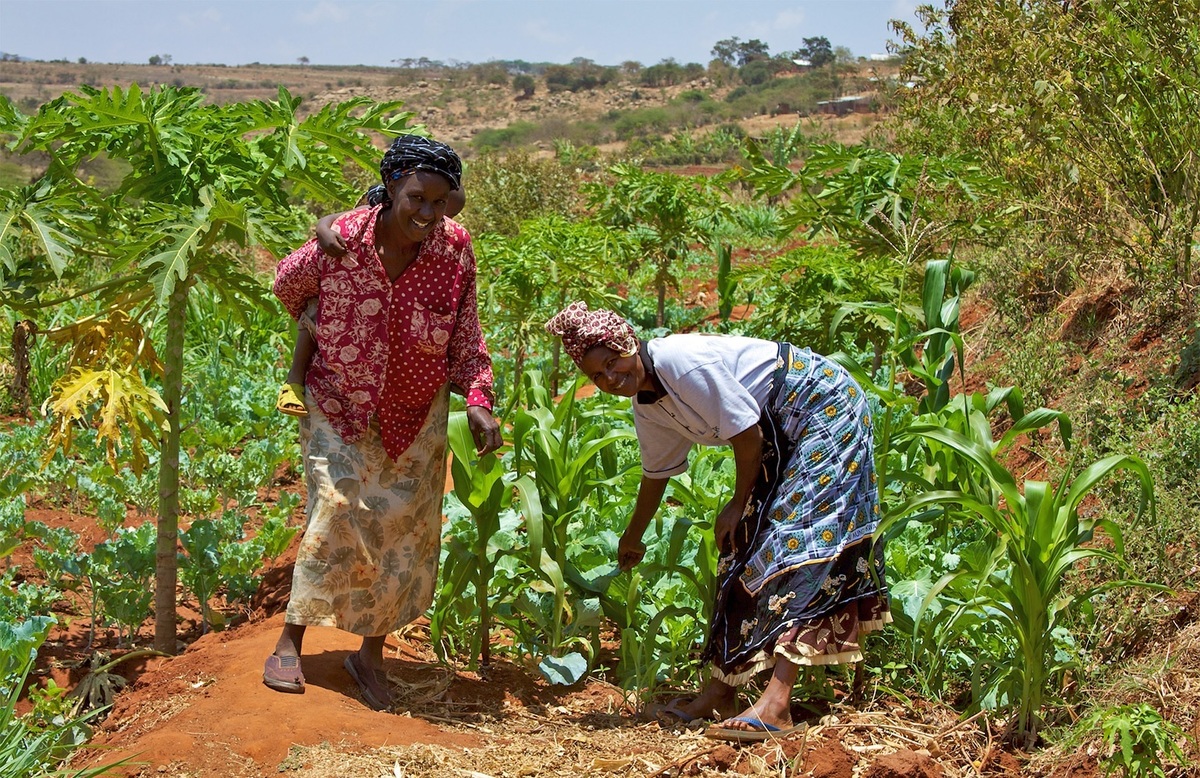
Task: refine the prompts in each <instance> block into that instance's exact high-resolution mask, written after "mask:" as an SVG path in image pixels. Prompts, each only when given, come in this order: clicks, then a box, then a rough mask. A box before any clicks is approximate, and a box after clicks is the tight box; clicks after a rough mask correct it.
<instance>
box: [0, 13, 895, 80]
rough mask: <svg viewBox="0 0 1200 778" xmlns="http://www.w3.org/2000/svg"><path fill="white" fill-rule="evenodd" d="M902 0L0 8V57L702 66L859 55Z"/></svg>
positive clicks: (881, 47)
mask: <svg viewBox="0 0 1200 778" xmlns="http://www.w3.org/2000/svg"><path fill="white" fill-rule="evenodd" d="M915 6H916V2H915V0H912V1H910V0H425V1H424V2H413V1H412V0H391V1H390V2H387V1H385V0H341V1H340V2H339V1H338V0H0V51H4V52H6V53H9V54H16V55H19V56H22V57H28V58H31V59H42V60H49V59H60V58H61V59H68V60H71V61H74V60H77V59H79V58H80V57H86V58H87V59H88V60H89V61H95V62H133V63H141V62H145V61H146V60H147V59H148V58H149V57H150V56H151V55H152V54H169V55H170V56H171V57H172V59H173V61H174V62H177V63H184V64H187V63H208V62H215V63H223V64H227V65H239V64H248V63H251V62H263V63H277V64H292V63H295V62H296V61H297V59H298V58H300V57H308V59H309V61H310V62H311V63H312V64H314V65H389V64H391V62H392V60H396V59H401V58H406V57H413V58H419V57H428V58H429V59H433V60H441V61H443V62H451V61H458V62H486V61H488V60H492V59H523V60H526V61H529V62H559V63H566V62H570V61H571V60H572V59H574V58H576V57H586V58H587V59H591V60H594V61H595V62H598V63H600V64H602V65H618V64H620V63H622V62H625V61H628V60H636V61H638V62H641V63H642V64H644V65H653V64H655V63H657V62H660V61H661V60H663V59H666V58H668V57H673V58H674V59H676V60H677V61H679V62H680V63H687V62H699V63H701V64H707V63H708V61H709V60H710V59H711V58H712V56H711V50H712V46H713V44H714V43H716V42H717V41H718V40H722V39H724V38H729V37H731V36H736V37H738V38H740V39H742V40H750V39H753V38H757V39H759V40H762V41H764V42H765V43H766V44H767V45H768V46H769V47H770V51H771V53H779V52H781V51H790V50H794V49H797V48H799V47H800V45H801V39H802V38H806V37H813V36H818V35H823V36H825V37H826V38H828V39H829V41H830V43H832V44H833V45H834V46H845V47H847V48H849V49H850V50H851V51H852V52H854V54H856V55H859V56H866V55H869V54H872V53H881V52H883V51H885V46H886V42H887V41H888V40H889V39H891V38H892V37H893V36H892V34H891V31H890V29H889V27H888V20H889V19H893V18H899V19H904V20H909V21H911V20H912V18H913V9H914V8H915Z"/></svg>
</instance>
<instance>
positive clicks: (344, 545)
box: [263, 135, 501, 709]
mask: <svg viewBox="0 0 1200 778" xmlns="http://www.w3.org/2000/svg"><path fill="white" fill-rule="evenodd" d="M379 173H380V177H381V178H382V180H383V185H384V187H385V188H386V194H387V197H386V198H385V199H384V200H383V202H381V203H380V204H378V205H374V206H370V207H366V208H359V209H356V210H353V211H350V212H348V213H346V214H344V215H342V216H341V217H339V218H338V219H337V223H336V228H337V231H338V232H339V233H340V234H341V235H342V236H343V238H344V241H345V248H346V250H345V252H343V253H342V254H341V255H340V256H337V257H334V256H331V255H330V254H328V253H326V252H325V251H322V250H321V248H320V246H319V245H318V243H317V241H316V240H315V239H314V240H311V241H309V242H308V243H306V244H305V245H304V246H303V247H302V248H300V249H298V250H297V251H295V252H293V253H292V254H290V255H289V256H287V257H286V258H285V259H284V260H283V261H281V262H280V263H279V267H278V269H277V271H276V276H275V294H276V296H277V297H278V298H279V299H280V301H281V302H283V304H284V305H285V306H286V307H287V309H288V311H289V312H290V313H291V314H292V316H293V317H294V318H296V319H298V320H299V319H301V317H302V316H305V315H306V314H305V311H306V308H307V306H308V304H309V302H310V300H311V299H312V298H314V297H315V298H317V300H318V310H317V316H316V322H315V335H316V343H317V352H316V354H315V355H314V356H313V357H312V362H311V364H310V365H309V368H308V370H307V372H306V375H305V379H304V381H305V387H304V388H305V392H304V393H303V400H304V404H305V407H306V410H307V414H306V415H305V416H303V417H302V418H301V419H300V446H301V451H302V453H303V457H304V475H305V481H306V482H307V486H308V524H307V527H306V528H305V532H304V540H303V542H302V543H301V544H300V550H299V552H298V553H297V558H296V568H295V573H294V574H293V577H292V591H291V597H290V599H289V601H288V607H287V617H286V620H285V624H284V628H283V633H282V634H281V635H280V637H279V640H278V642H277V643H276V645H275V651H274V653H273V654H272V655H271V656H270V657H268V658H267V661H266V664H265V665H264V667H263V682H264V683H265V684H266V685H267V686H269V687H271V688H272V689H276V690H279V691H286V692H303V691H304V674H303V672H302V671H301V666H300V655H301V646H302V642H303V639H304V632H305V630H306V628H307V627H309V626H313V625H316V626H334V627H338V628H339V629H343V630H346V631H347V632H351V633H354V634H356V635H361V636H362V646H361V647H360V648H359V650H358V651H357V652H354V653H351V654H349V655H348V656H347V657H346V660H345V663H344V664H345V668H346V671H347V672H348V673H349V674H350V676H351V677H352V678H353V679H354V681H355V682H356V683H357V684H358V686H359V688H360V689H361V691H362V694H363V699H364V700H366V702H367V704H368V705H370V706H371V707H373V708H377V709H385V708H387V707H389V706H390V704H391V693H390V692H389V690H388V688H387V685H386V682H385V681H384V680H383V679H382V677H381V676H382V674H381V673H380V672H379V671H380V670H381V668H382V665H383V642H384V638H385V637H386V635H387V634H388V633H390V632H392V631H394V630H396V629H399V628H400V627H402V626H404V625H405V624H407V623H408V622H410V621H412V620H413V619H414V618H416V617H417V616H419V615H421V614H422V613H424V612H425V610H426V609H427V608H428V607H429V605H430V603H431V602H432V601H433V590H434V584H435V582H436V578H437V565H438V552H439V546H440V538H441V523H442V522H441V505H442V489H443V486H444V484H445V476H446V427H447V408H448V404H447V392H448V391H449V389H450V388H451V387H453V388H454V390H455V391H457V392H459V393H461V394H463V395H464V396H465V397H466V404H467V421H468V424H469V426H470V429H471V433H472V435H473V436H474V439H475V445H476V448H477V449H478V450H479V451H480V452H481V453H482V452H487V451H492V450H494V449H496V448H497V447H499V445H500V443H501V439H500V431H499V427H498V425H497V424H496V420H495V419H494V418H493V417H492V413H491V407H492V365H491V360H490V358H489V357H488V353H487V347H486V345H485V343H484V340H483V333H482V331H481V329H480V326H479V315H478V312H477V310H476V290H475V255H474V252H473V250H472V248H471V238H470V236H469V235H468V234H467V232H466V230H464V229H463V228H462V227H461V226H459V225H458V224H457V223H455V222H453V221H451V220H450V219H447V218H446V215H445V214H446V207H447V202H448V199H449V193H450V192H451V191H452V190H454V189H456V188H458V186H459V182H460V178H461V175H462V163H461V162H460V160H459V158H458V155H457V154H455V153H454V151H453V150H452V149H451V148H450V147H449V146H447V145H446V144H444V143H438V142H437V141H432V140H429V139H426V138H422V137H419V136H416V135H404V136H401V137H399V138H397V139H396V140H395V142H393V143H392V146H391V148H390V149H389V150H388V152H387V154H386V155H384V158H383V161H382V162H381V163H380V166H379Z"/></svg>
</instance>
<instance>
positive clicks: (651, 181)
mask: <svg viewBox="0 0 1200 778" xmlns="http://www.w3.org/2000/svg"><path fill="white" fill-rule="evenodd" d="M608 172H609V174H610V175H611V176H612V180H611V181H608V182H603V183H596V184H590V185H589V186H588V195H589V202H588V204H589V205H590V206H592V207H593V208H595V209H596V218H597V219H598V220H599V221H601V222H602V223H604V224H608V225H611V226H613V227H617V228H619V229H621V230H623V231H624V232H625V233H626V237H627V238H628V239H629V240H628V243H627V244H626V245H627V246H628V247H629V251H628V254H627V257H628V259H629V262H628V264H629V266H630V267H631V268H634V269H637V268H640V267H641V266H643V265H644V264H645V265H649V266H650V267H651V268H652V270H653V273H654V282H653V283H654V291H655V294H656V295H657V297H658V309H657V319H656V323H657V326H659V327H662V326H663V324H664V322H665V319H666V299H667V289H668V288H676V287H678V286H679V280H680V277H681V275H682V273H683V270H684V268H685V267H686V259H687V255H688V252H689V251H690V250H691V247H692V244H695V243H704V244H707V243H708V242H709V241H710V238H711V234H712V231H713V227H714V225H715V217H717V216H718V215H719V214H721V213H724V212H725V211H726V210H728V206H727V205H726V204H725V202H724V201H723V200H722V199H721V197H720V190H719V188H718V185H717V184H715V183H714V182H713V181H712V180H710V179H708V178H705V177H704V176H677V175H674V174H672V173H658V172H654V171H648V170H642V169H641V168H639V167H637V166H636V165H630V164H619V165H613V166H612V167H611V168H609V170H608Z"/></svg>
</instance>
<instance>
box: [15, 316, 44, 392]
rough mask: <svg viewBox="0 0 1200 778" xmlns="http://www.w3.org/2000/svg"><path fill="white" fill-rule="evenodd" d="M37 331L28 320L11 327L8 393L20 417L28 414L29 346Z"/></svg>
mask: <svg viewBox="0 0 1200 778" xmlns="http://www.w3.org/2000/svg"><path fill="white" fill-rule="evenodd" d="M37 331H38V329H37V325H36V324H34V323H33V322H32V321H29V320H28V319H25V320H23V321H19V322H17V323H16V326H14V327H13V336H12V351H13V381H12V388H11V390H10V391H11V394H12V398H13V403H14V404H15V405H16V406H17V411H18V412H19V413H20V414H21V415H25V414H26V413H28V412H29V372H30V367H29V346H30V343H31V342H32V341H33V336H34V335H36V334H37Z"/></svg>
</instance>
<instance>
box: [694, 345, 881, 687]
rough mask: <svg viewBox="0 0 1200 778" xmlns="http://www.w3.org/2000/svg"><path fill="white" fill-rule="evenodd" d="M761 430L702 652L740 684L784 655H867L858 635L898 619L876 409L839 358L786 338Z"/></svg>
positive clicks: (833, 658)
mask: <svg viewBox="0 0 1200 778" xmlns="http://www.w3.org/2000/svg"><path fill="white" fill-rule="evenodd" d="M760 426H761V427H762V430H763V471H762V475H760V476H759V480H758V483H757V484H755V487H754V491H753V494H752V496H751V498H750V502H749V504H748V506H747V509H746V515H745V517H744V518H743V519H742V521H741V523H740V524H738V526H737V528H736V529H735V530H734V547H735V550H734V551H733V552H732V553H730V552H729V551H728V549H721V554H722V556H721V557H720V560H719V563H718V568H717V576H718V585H717V595H716V603H715V606H714V608H713V620H712V628H711V632H710V635H709V640H708V645H707V646H706V647H705V649H704V658H705V659H711V660H712V663H713V677H715V678H717V679H718V680H722V681H725V682H726V683H729V684H731V685H735V686H736V685H739V684H741V683H744V682H745V681H747V680H749V679H750V678H751V677H753V676H754V675H755V674H756V673H758V672H759V671H761V670H764V669H766V668H769V667H772V666H773V665H774V664H775V661H776V656H779V655H782V656H784V657H785V658H786V659H788V660H790V661H792V662H794V663H797V664H810V665H820V664H841V663H845V662H854V661H859V660H861V659H862V654H861V652H860V650H859V645H858V640H859V637H860V636H861V635H862V634H864V633H865V632H868V631H871V630H875V629H880V628H882V627H883V625H884V624H886V623H887V622H889V621H891V614H890V612H889V610H888V597H887V587H886V583H885V581H884V569H883V548H882V547H881V546H880V545H878V544H877V543H876V542H875V538H874V533H875V529H876V527H877V525H878V523H879V499H878V491H877V487H876V483H875V480H876V479H875V465H874V452H873V436H872V433H871V415H870V409H869V407H868V405H867V402H866V397H865V395H864V394H863V390H862V387H860V386H859V385H858V384H857V383H855V382H854V379H853V378H851V377H850V375H849V373H847V372H846V371H845V370H844V369H843V368H842V367H841V366H839V365H837V364H836V363H834V362H831V361H830V360H828V359H826V358H824V357H822V356H820V355H818V354H814V353H812V352H811V351H809V350H808V349H801V348H796V347H795V346H791V345H789V344H787V343H781V344H780V359H779V363H778V366H777V367H776V370H775V374H774V376H773V379H772V389H771V395H770V400H769V402H768V404H767V409H766V410H765V411H764V412H763V415H762V419H761V421H760Z"/></svg>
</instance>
